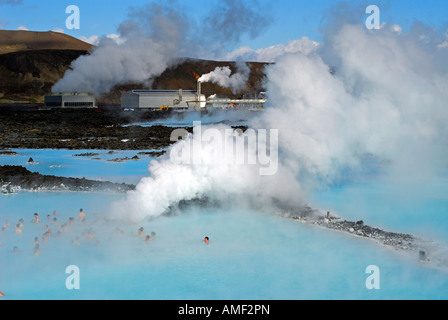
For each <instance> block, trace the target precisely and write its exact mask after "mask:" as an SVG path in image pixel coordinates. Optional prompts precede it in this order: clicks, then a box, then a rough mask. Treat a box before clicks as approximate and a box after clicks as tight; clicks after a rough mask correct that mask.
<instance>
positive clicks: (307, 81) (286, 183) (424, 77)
mask: <svg viewBox="0 0 448 320" xmlns="http://www.w3.org/2000/svg"><path fill="white" fill-rule="evenodd" d="M335 18H337V19H338V21H341V20H340V19H341V16H337V17H335ZM337 26H338V27H337V28H336V29H335V28H331V30H328V32H327V33H326V34H325V39H326V40H325V43H323V44H322V45H321V46H320V47H319V50H317V51H313V52H311V53H309V54H308V55H305V54H303V53H295V54H286V55H284V56H282V57H280V58H278V59H277V61H276V63H275V64H274V65H271V66H269V67H268V71H267V89H268V91H267V94H268V96H269V99H270V100H269V105H268V106H267V108H266V110H265V111H264V112H263V113H262V114H261V115H260V116H259V117H258V118H256V119H254V120H252V122H251V124H250V127H251V128H256V129H260V128H262V129H268V130H269V129H278V132H279V138H278V149H279V164H278V172H277V173H276V174H275V175H272V176H260V175H259V171H258V167H257V166H256V165H255V166H251V165H249V164H247V165H243V166H241V165H237V166H232V165H228V164H222V163H220V162H219V161H217V158H215V157H214V156H212V155H211V154H210V153H209V152H201V153H199V154H198V157H199V158H200V159H201V160H202V161H201V162H200V165H191V164H179V163H173V161H171V159H170V158H169V157H166V158H165V159H160V160H158V161H153V162H151V164H150V166H149V171H150V173H151V176H150V177H147V178H144V179H143V180H142V181H141V183H140V184H139V185H138V186H137V190H136V191H133V192H130V193H129V195H128V198H127V200H124V201H123V202H119V203H116V204H114V207H113V210H112V212H113V216H114V217H115V218H121V219H125V220H126V219H129V220H132V221H141V220H142V219H146V218H153V217H157V216H160V215H161V214H163V213H164V212H166V210H168V209H169V207H170V206H171V205H173V204H175V203H177V202H178V201H181V200H184V199H185V200H189V199H194V198H196V197H202V196H207V197H209V198H214V199H217V200H220V199H221V200H223V201H226V200H229V199H230V201H231V202H232V203H237V200H236V199H241V198H244V199H246V200H247V199H250V200H252V201H253V202H254V203H265V204H267V203H269V199H271V200H272V199H275V200H277V201H279V202H280V203H282V204H283V205H289V206H297V205H300V204H303V203H306V202H307V198H308V195H307V193H308V192H312V191H313V190H315V188H319V187H322V186H328V185H329V184H331V183H333V182H334V181H336V180H337V179H338V178H340V177H341V175H342V174H343V173H344V172H347V171H351V172H352V173H354V174H355V176H356V173H359V172H362V170H363V169H364V163H365V159H374V160H375V161H376V162H377V163H381V164H383V167H382V169H383V170H384V171H385V172H387V174H388V176H389V177H390V178H391V179H395V180H396V181H403V183H417V184H418V183H421V182H422V181H424V179H425V178H428V177H433V176H434V175H436V174H437V172H438V170H439V169H440V168H446V165H447V161H446V159H447V150H448V145H447V141H448V129H447V126H446V123H447V121H448V109H447V101H448V74H447V66H448V52H447V50H448V49H447V48H446V47H445V46H443V45H441V43H443V40H444V39H443V36H440V35H443V32H442V31H437V30H433V29H429V28H425V27H423V26H422V25H420V24H416V25H415V26H414V27H413V28H412V29H411V30H410V31H408V32H397V28H396V27H393V26H388V25H384V26H383V28H382V29H381V30H374V31H368V30H366V28H365V26H363V25H359V24H354V23H342V24H337ZM226 129H229V128H228V127H225V126H218V127H214V130H218V131H220V132H225V130H226ZM196 138H198V137H197V136H196ZM194 139H195V136H194V135H193V136H190V137H188V138H187V139H185V140H183V141H180V142H178V144H176V145H175V146H176V148H182V147H187V146H188V144H189V143H190V142H191V141H193V140H194ZM232 139H234V138H230V137H227V138H226V139H224V142H223V141H220V142H219V141H213V140H208V141H207V142H206V143H205V147H206V148H205V150H207V148H208V149H210V147H211V146H212V147H213V146H215V147H216V144H218V145H223V144H224V145H226V143H231V142H232ZM254 149H256V146H255V145H254V144H251V143H250V142H248V143H247V144H246V147H245V150H242V151H241V150H240V151H241V152H249V151H250V150H254ZM386 163H387V165H384V164H386Z"/></svg>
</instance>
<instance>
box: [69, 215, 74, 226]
mask: <svg viewBox="0 0 448 320" xmlns="http://www.w3.org/2000/svg"><path fill="white" fill-rule="evenodd" d="M68 224H69V225H70V227H73V225H74V224H75V218H72V217H70V218H69V219H68Z"/></svg>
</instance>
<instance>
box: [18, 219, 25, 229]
mask: <svg viewBox="0 0 448 320" xmlns="http://www.w3.org/2000/svg"><path fill="white" fill-rule="evenodd" d="M24 223H25V220H23V218H22V219H20V220H19V222H18V224H19V225H20V228H23V226H24Z"/></svg>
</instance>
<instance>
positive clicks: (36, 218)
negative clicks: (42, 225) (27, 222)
mask: <svg viewBox="0 0 448 320" xmlns="http://www.w3.org/2000/svg"><path fill="white" fill-rule="evenodd" d="M32 222H33V223H39V222H40V218H39V215H38V214H37V213H35V214H34V220H33V221H32Z"/></svg>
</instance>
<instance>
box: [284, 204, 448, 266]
mask: <svg viewBox="0 0 448 320" xmlns="http://www.w3.org/2000/svg"><path fill="white" fill-rule="evenodd" d="M279 215H281V216H283V217H284V218H287V219H291V220H293V221H297V222H300V223H304V224H307V225H311V226H315V227H319V228H322V229H326V230H332V231H336V232H341V233H343V234H346V235H349V236H353V237H358V238H361V239H366V240H372V241H374V242H376V243H377V244H380V245H382V246H384V247H385V248H388V249H391V250H393V251H394V252H398V253H402V254H404V255H406V256H407V257H408V258H410V260H411V261H412V262H417V263H419V264H422V265H425V266H428V267H432V268H434V269H437V270H439V271H443V272H446V273H448V258H446V257H448V248H447V247H446V246H444V245H442V244H439V243H437V242H435V241H432V240H428V239H423V238H419V237H417V236H415V235H411V234H406V233H398V232H392V231H385V230H382V229H380V228H376V227H371V226H368V225H366V224H365V223H364V221H348V220H345V219H342V218H341V217H339V216H336V215H334V214H330V212H323V211H319V210H314V209H312V208H309V207H306V208H305V209H303V208H302V209H300V210H297V211H296V212H294V213H290V212H289V213H284V212H283V213H280V214H279Z"/></svg>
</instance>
